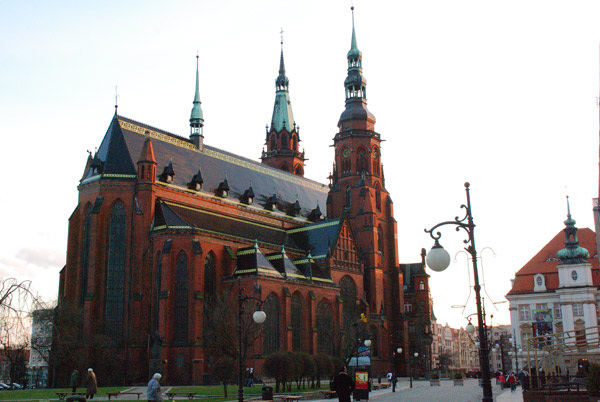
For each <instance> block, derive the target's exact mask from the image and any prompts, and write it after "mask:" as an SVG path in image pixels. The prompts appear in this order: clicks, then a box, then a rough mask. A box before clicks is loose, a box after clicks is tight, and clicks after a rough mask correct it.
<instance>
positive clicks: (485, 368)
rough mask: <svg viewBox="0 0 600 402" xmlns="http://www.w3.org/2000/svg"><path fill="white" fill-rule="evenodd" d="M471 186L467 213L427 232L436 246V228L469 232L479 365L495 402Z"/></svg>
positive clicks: (486, 396) (486, 394)
mask: <svg viewBox="0 0 600 402" xmlns="http://www.w3.org/2000/svg"><path fill="white" fill-rule="evenodd" d="M469 186H470V184H469V183H468V182H467V183H465V191H466V193H467V205H464V204H463V205H461V208H464V209H465V210H466V215H465V217H463V218H462V219H459V217H458V216H457V217H455V218H454V221H447V222H442V223H438V224H437V225H435V226H433V227H432V228H431V229H429V230H427V229H425V232H426V233H429V234H430V236H431V238H432V239H434V240H435V242H436V243H435V245H434V248H435V247H438V248H441V246H440V245H439V243H438V240H439V239H440V237H442V234H441V233H440V232H435V233H434V230H435V229H437V228H439V227H441V226H446V225H453V226H456V230H459V229H463V230H464V231H465V232H467V234H468V236H469V239H468V240H464V243H465V244H468V246H467V247H465V250H466V251H467V252H468V253H469V254H470V255H471V261H473V280H474V283H475V285H474V289H475V301H476V303H477V323H478V328H477V329H478V331H479V339H480V342H479V365H480V367H481V386H482V388H483V398H482V401H483V402H493V396H492V383H491V380H490V359H489V355H488V341H487V333H486V330H485V322H484V319H483V313H482V311H483V310H482V304H481V294H480V290H481V286H480V285H479V273H478V269H477V249H476V248H475V224H474V223H473V215H472V211H471V196H470V194H469Z"/></svg>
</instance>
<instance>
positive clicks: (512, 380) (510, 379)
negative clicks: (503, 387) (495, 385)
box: [506, 372, 517, 392]
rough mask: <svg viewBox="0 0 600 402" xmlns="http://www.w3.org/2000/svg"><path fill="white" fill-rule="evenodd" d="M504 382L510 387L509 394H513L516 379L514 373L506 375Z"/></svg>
mask: <svg viewBox="0 0 600 402" xmlns="http://www.w3.org/2000/svg"><path fill="white" fill-rule="evenodd" d="M506 382H508V385H510V392H515V390H516V389H517V379H516V378H515V373H512V372H511V373H510V374H509V375H508V379H507V380H506Z"/></svg>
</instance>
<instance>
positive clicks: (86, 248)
mask: <svg viewBox="0 0 600 402" xmlns="http://www.w3.org/2000/svg"><path fill="white" fill-rule="evenodd" d="M91 229H92V208H91V207H89V208H88V210H87V212H86V214H85V222H84V224H83V252H82V253H81V290H80V292H79V303H80V304H81V305H83V302H84V301H85V293H86V291H87V284H88V270H89V261H90V231H91Z"/></svg>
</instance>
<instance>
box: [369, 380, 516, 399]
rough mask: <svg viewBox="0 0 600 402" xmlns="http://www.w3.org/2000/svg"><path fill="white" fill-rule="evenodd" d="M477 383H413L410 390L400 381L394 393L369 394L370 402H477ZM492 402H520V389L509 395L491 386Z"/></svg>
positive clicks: (468, 381)
mask: <svg viewBox="0 0 600 402" xmlns="http://www.w3.org/2000/svg"><path fill="white" fill-rule="evenodd" d="M482 392H483V391H482V389H481V387H480V386H479V381H478V380H475V379H467V380H465V381H464V386H462V387H461V386H457V387H455V386H454V385H453V382H452V380H442V381H440V386H439V387H432V386H430V385H429V381H413V388H410V384H409V381H408V380H406V379H402V380H401V381H400V382H398V387H397V388H396V392H392V391H391V390H390V389H385V390H381V391H375V392H371V396H370V400H376V401H377V402H388V401H389V402H392V401H393V402H397V401H424V402H478V401H481V398H482V396H483V393H482ZM492 393H493V395H494V401H497V402H522V401H523V396H522V394H521V388H520V387H518V388H517V390H516V392H514V393H511V392H510V389H504V390H501V389H500V387H499V386H498V385H495V384H494V385H492Z"/></svg>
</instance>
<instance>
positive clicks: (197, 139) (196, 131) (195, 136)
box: [190, 55, 204, 149]
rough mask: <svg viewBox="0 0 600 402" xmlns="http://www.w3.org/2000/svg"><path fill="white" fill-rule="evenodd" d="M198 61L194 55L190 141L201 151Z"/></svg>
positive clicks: (201, 131) (202, 116) (202, 118)
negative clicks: (193, 91)
mask: <svg viewBox="0 0 600 402" xmlns="http://www.w3.org/2000/svg"><path fill="white" fill-rule="evenodd" d="M198 59H199V56H198V55H196V94H195V95H194V106H193V107H192V113H191V115H190V139H191V140H192V142H193V143H194V145H196V147H198V148H200V149H202V146H203V144H204V134H203V128H204V115H203V114H202V107H201V106H200V104H201V102H200V84H199V73H198Z"/></svg>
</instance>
